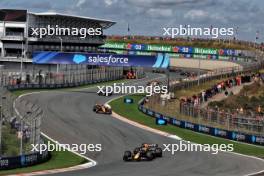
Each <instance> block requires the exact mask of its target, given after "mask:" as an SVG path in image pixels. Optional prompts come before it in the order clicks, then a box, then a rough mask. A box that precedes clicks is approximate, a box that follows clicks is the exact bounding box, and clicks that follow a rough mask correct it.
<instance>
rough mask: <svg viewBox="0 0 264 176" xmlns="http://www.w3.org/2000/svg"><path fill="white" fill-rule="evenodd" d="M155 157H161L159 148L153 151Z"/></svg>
mask: <svg viewBox="0 0 264 176" xmlns="http://www.w3.org/2000/svg"><path fill="white" fill-rule="evenodd" d="M155 155H156V157H162V149H161V148H159V147H158V148H156V149H155Z"/></svg>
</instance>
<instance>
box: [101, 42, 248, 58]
mask: <svg viewBox="0 0 264 176" xmlns="http://www.w3.org/2000/svg"><path fill="white" fill-rule="evenodd" d="M101 48H108V49H122V50H137V51H150V52H151V51H157V52H171V53H185V54H206V55H207V54H212V55H221V56H238V55H241V53H243V52H246V51H242V50H233V49H214V48H196V47H185V46H173V45H159V44H131V43H118V42H108V43H106V44H104V45H102V46H101Z"/></svg>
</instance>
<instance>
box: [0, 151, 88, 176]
mask: <svg viewBox="0 0 264 176" xmlns="http://www.w3.org/2000/svg"><path fill="white" fill-rule="evenodd" d="M86 162H88V161H87V160H86V159H84V158H82V157H80V156H77V155H75V154H73V153H71V152H69V151H60V152H58V151H53V152H51V159H50V160H48V161H47V162H44V163H41V164H37V165H34V166H29V167H24V168H17V169H12V170H3V171H0V175H9V174H18V173H29V172H36V171H42V170H51V169H59V168H66V167H71V166H75V165H79V164H83V163H86Z"/></svg>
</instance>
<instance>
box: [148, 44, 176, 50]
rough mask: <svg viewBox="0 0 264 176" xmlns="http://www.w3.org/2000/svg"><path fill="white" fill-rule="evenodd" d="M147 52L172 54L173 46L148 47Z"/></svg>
mask: <svg viewBox="0 0 264 176" xmlns="http://www.w3.org/2000/svg"><path fill="white" fill-rule="evenodd" d="M147 51H163V52H172V46H167V45H147Z"/></svg>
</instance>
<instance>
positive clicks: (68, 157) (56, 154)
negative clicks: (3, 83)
mask: <svg viewBox="0 0 264 176" xmlns="http://www.w3.org/2000/svg"><path fill="white" fill-rule="evenodd" d="M127 81H128V80H117V81H109V82H102V83H98V84H90V85H85V86H79V87H74V88H59V89H25V90H15V91H12V94H13V95H15V96H20V95H23V94H26V93H31V92H39V91H52V90H56V91H58V90H59V91H73V90H79V89H85V88H90V87H94V86H100V85H111V84H113V83H125V82H127ZM13 138H14V137H13ZM14 139H15V138H14ZM46 140H47V139H46ZM50 142H51V141H50ZM17 146H18V145H17ZM12 150H18V149H12ZM15 152H16V153H17V151H15ZM86 162H88V161H87V160H86V159H84V158H82V157H80V156H78V155H75V154H73V153H71V152H69V151H53V152H51V159H50V160H48V161H47V162H44V163H41V164H37V165H34V166H30V167H25V168H17V169H11V170H3V171H0V175H8V174H18V173H29V172H36V171H41V170H51V169H59V168H67V167H71V166H76V165H79V164H83V163H86Z"/></svg>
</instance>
